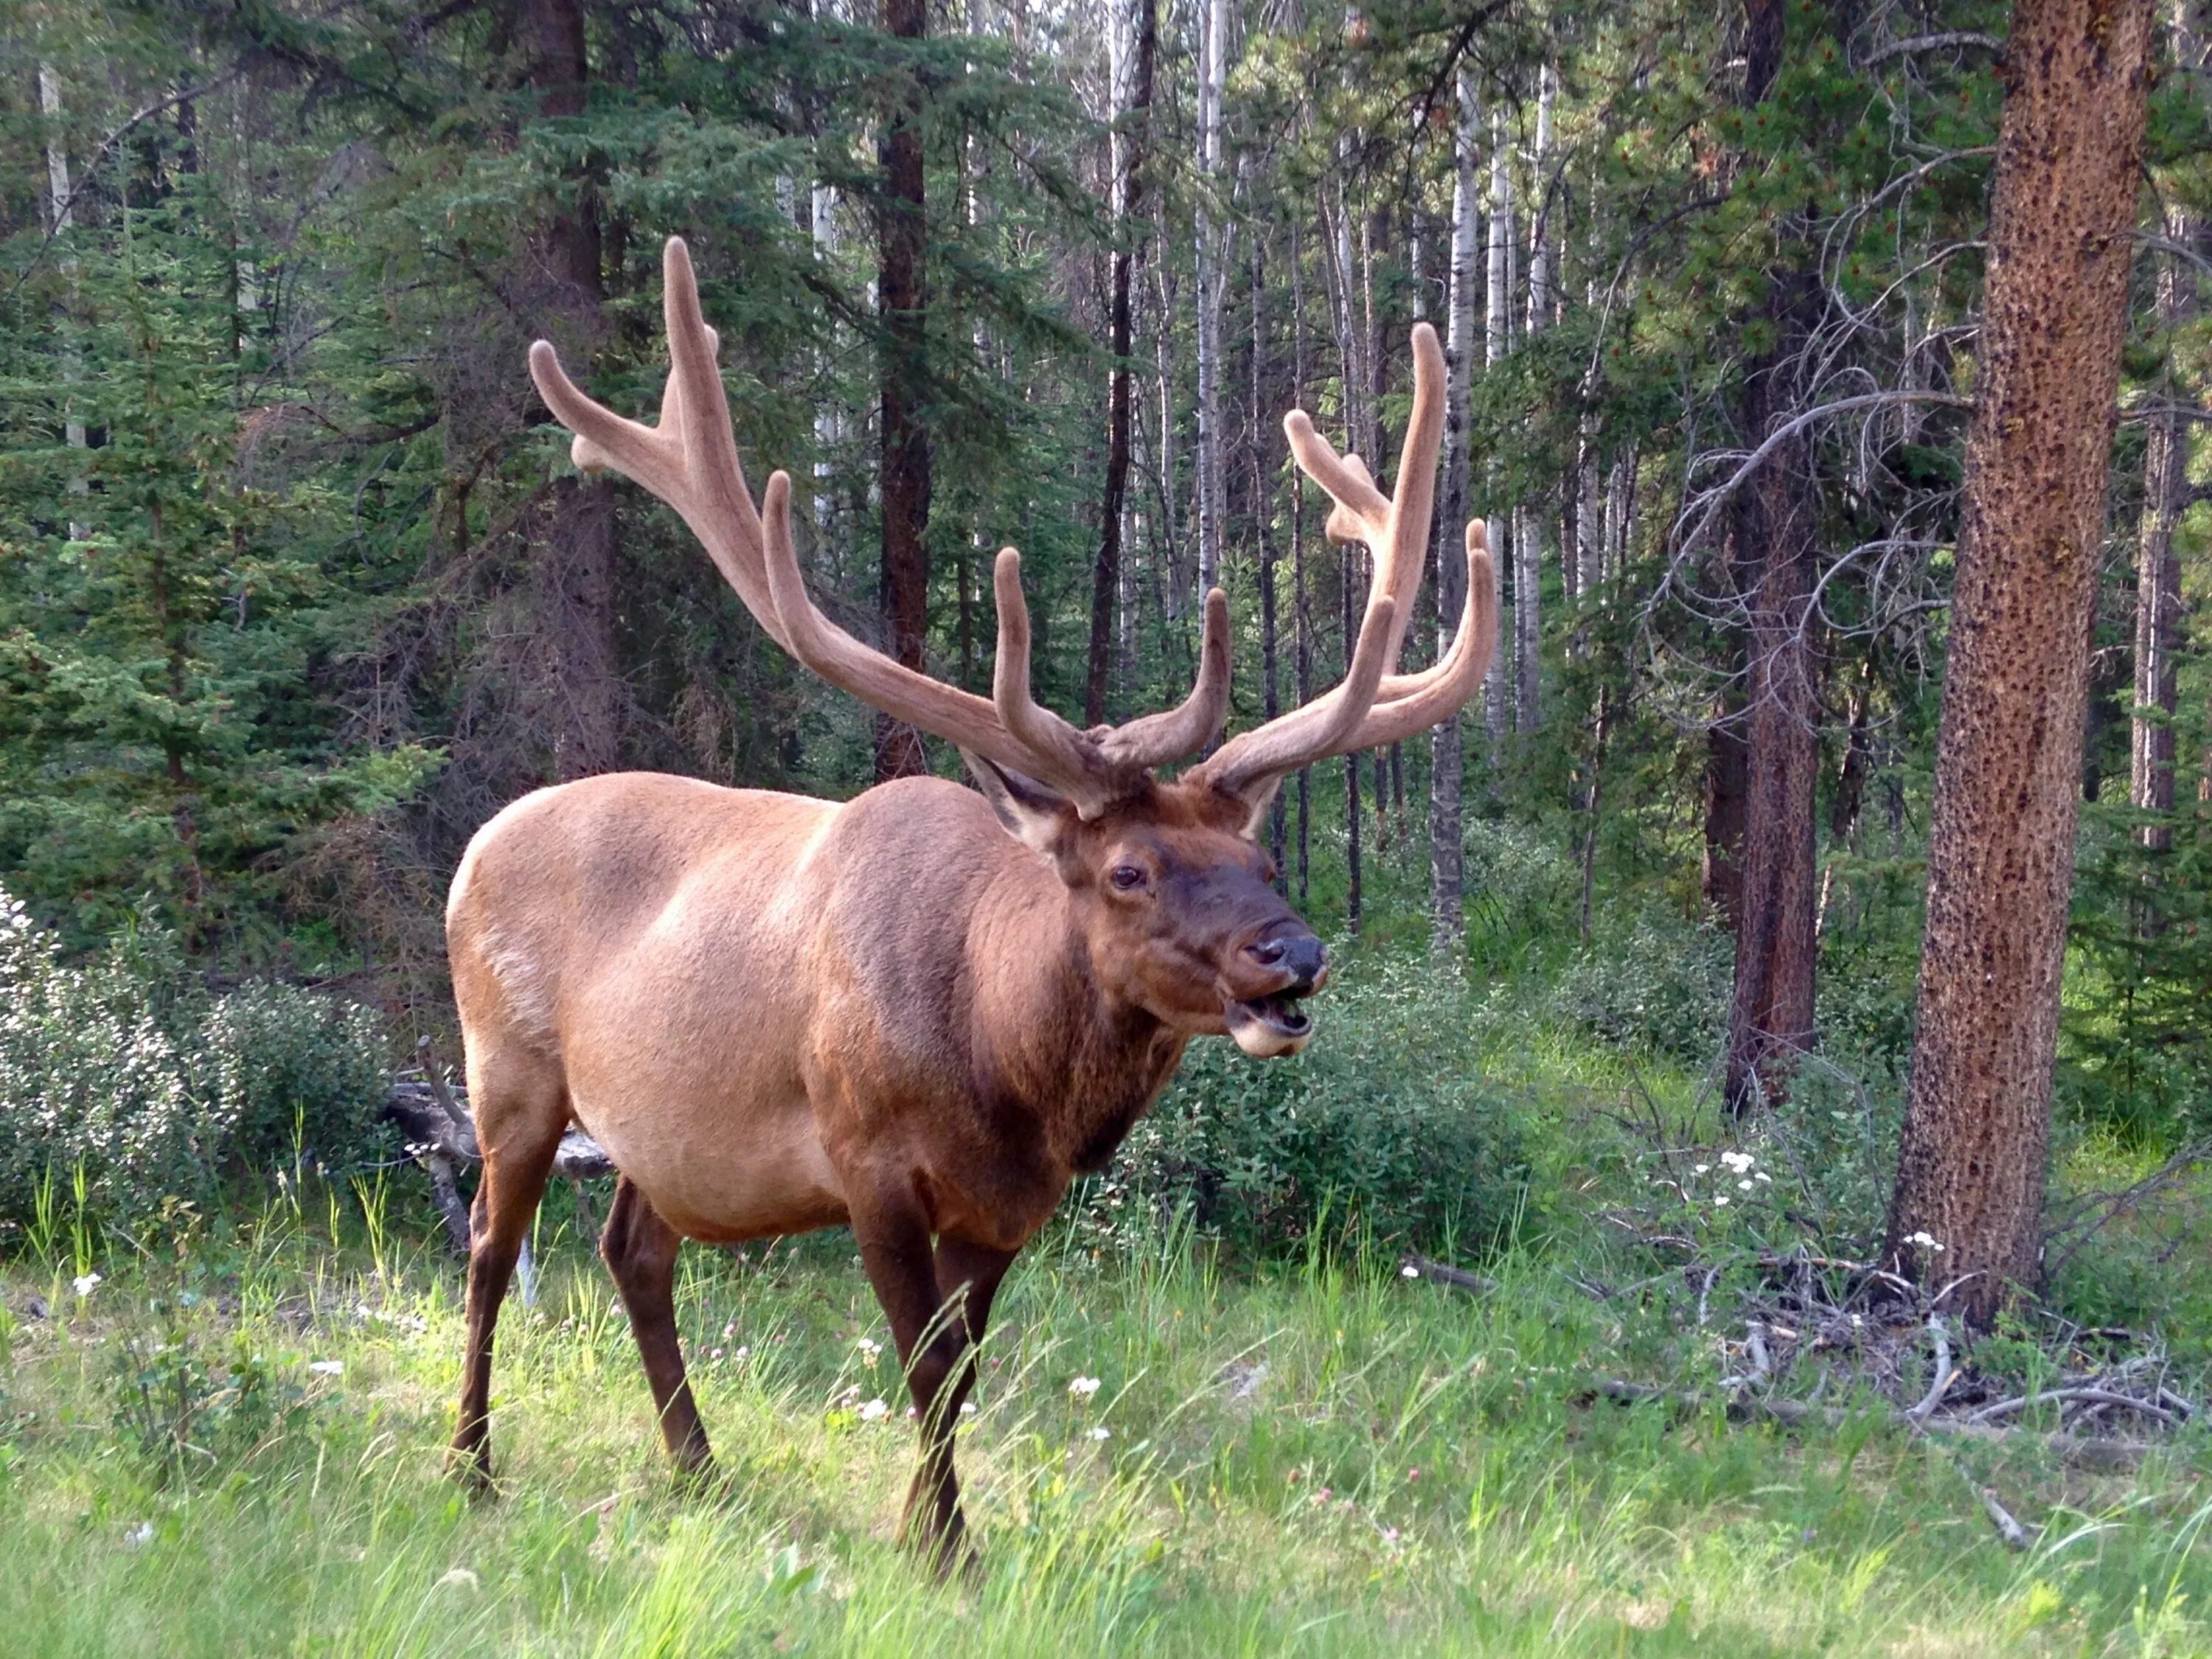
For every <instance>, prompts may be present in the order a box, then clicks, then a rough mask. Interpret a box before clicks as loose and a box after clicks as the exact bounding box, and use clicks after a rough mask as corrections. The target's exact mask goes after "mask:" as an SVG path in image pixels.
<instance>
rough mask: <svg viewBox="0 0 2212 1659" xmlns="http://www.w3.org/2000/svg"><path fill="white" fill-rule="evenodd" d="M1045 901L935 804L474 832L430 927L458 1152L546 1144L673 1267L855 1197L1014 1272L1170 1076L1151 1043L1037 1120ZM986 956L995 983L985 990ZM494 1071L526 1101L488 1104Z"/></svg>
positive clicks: (679, 797) (963, 795)
mask: <svg viewBox="0 0 2212 1659" xmlns="http://www.w3.org/2000/svg"><path fill="white" fill-rule="evenodd" d="M856 850H857V851H861V852H864V853H865V854H866V855H865V856H854V854H855V852H856ZM1068 902H1069V901H1068V895H1067V891H1066V887H1065V886H1064V884H1062V882H1061V881H1060V878H1059V877H1058V876H1057V875H1056V874H1055V873H1054V871H1053V869H1052V867H1051V866H1050V864H1049V863H1048V861H1047V860H1045V859H1044V858H1043V857H1042V856H1041V855H1039V854H1036V853H1034V852H1032V851H1030V849H1029V848H1026V847H1024V846H1023V845H1022V844H1021V843H1020V842H1017V841H1016V840H1014V839H1013V837H1012V836H1009V835H1007V834H1006V832H1005V831H1004V830H1003V829H1001V828H1000V824H999V822H998V820H997V818H996V817H994V814H993V812H992V811H991V808H990V806H989V805H987V803H986V802H985V800H984V799H983V798H982V797H981V795H979V794H977V793H975V792H974V791H973V790H969V789H966V788H963V787H960V786H958V785H957V784H952V783H948V782H945V781H939V780H935V779H912V780H908V781H902V782H901V783H898V784H894V785H889V786H886V787H884V788H882V789H878V790H872V791H870V792H869V793H866V794H865V795H863V796H861V797H860V799H858V800H855V801H853V802H851V803H848V804H846V805H836V804H833V803H830V802H827V801H818V800H811V799H805V798H804V797H800V796H795V795H784V794H772V793H766V792H763V791H758V790H742V789H722V788H718V787H714V786H713V785H711V784H706V783H702V782H698V781H694V780H691V779H688V778H677V777H667V776H662V775H654V774H635V773H632V774H616V775H610V776H605V777H599V778H591V779H586V780H584V781H580V782H577V783H571V784H564V785H562V786H560V787H556V788H552V789H547V790H541V791H539V792H538V793H536V794H533V795H529V796H526V797H525V798H524V799H521V800H519V801H517V802H515V803H514V804H513V805H511V806H509V807H508V808H507V810H506V811H502V812H501V813H500V814H499V816H498V817H495V818H494V819H492V820H491V822H490V823H488V824H486V825H485V826H484V828H483V829H482V830H481V831H479V832H478V834H477V836H476V838H475V840H474V841H473V842H471V844H470V846H469V849H468V852H467V854H466V855H465V857H464V858H463V860H462V861H461V866H460V868H459V872H458V873H457V874H456V876H455V878H454V881H453V894H452V898H451V901H450V902H449V904H448V906H447V939H448V945H449V949H450V951H451V956H452V962H453V987H454V994H455V997H456V1000H457V1001H458V1002H459V1007H460V1011H461V1018H462V1021H463V1024H464V1026H465V1030H466V1031H467V1034H468V1049H469V1054H470V1079H469V1080H470V1085H471V1099H472V1100H473V1101H475V1102H477V1103H479V1104H478V1105H477V1119H478V1124H477V1132H478V1133H479V1135H480V1136H483V1137H485V1138H487V1139H491V1140H494V1141H496V1140H498V1139H501V1138H503V1137H504V1136H506V1135H508V1134H520V1135H521V1136H523V1137H525V1138H526V1139H532V1140H535V1139H538V1138H541V1137H543V1136H545V1135H547V1134H552V1135H554V1136H555V1137H556V1139H557V1134H558V1129H559V1127H565V1124H566V1122H567V1121H569V1120H570V1119H573V1120H574V1121H575V1122H576V1123H577V1124H579V1125H580V1126H581V1127H582V1128H583V1129H584V1130H585V1131H586V1133H589V1134H590V1135H591V1136H592V1139H595V1140H597V1141H598V1142H599V1144H600V1145H601V1146H603V1147H605V1149H606V1151H607V1153H608V1155H609V1157H610V1158H611V1159H612V1160H613V1162H614V1164H615V1165H616V1167H617V1169H619V1170H621V1171H622V1172H623V1175H624V1176H627V1177H628V1178H629V1179H630V1180H631V1181H633V1182H635V1183H636V1184H637V1186H638V1187H639V1188H641V1189H642V1191H643V1193H644V1194H645V1196H646V1197H647V1199H648V1200H650V1201H651V1203H652V1206H653V1209H654V1210H656V1211H657V1212H659V1214H660V1215H661V1216H662V1217H663V1218H665V1220H666V1221H667V1222H668V1223H669V1224H670V1225H671V1226H672V1227H674V1228H675V1229H676V1230H677V1231H679V1232H681V1233H682V1234H684V1236H685V1237H690V1238H696V1239H701V1240H705V1241H708V1242H713V1243H729V1242H733V1241H737V1240H742V1239H748V1238H757V1237H774V1236H780V1235H783V1234H787V1233H793V1232H803V1231H809V1230H811V1229H814V1228H818V1227H825V1226H833V1225H838V1224H840V1223H842V1222H845V1221H847V1220H848V1218H849V1212H848V1203H847V1197H846V1194H847V1189H848V1182H849V1181H851V1180H852V1179H854V1178H855V1177H859V1178H862V1179H870V1180H874V1181H878V1182H898V1183H901V1184H907V1185H910V1186H911V1187H912V1188H914V1189H915V1191H916V1192H917V1193H919V1194H922V1195H923V1196H924V1202H925V1205H926V1206H927V1212H928V1217H929V1221H930V1225H931V1231H933V1232H939V1233H942V1232H948V1231H951V1232H957V1233H958V1234H960V1235H961V1236H962V1237H969V1238H972V1239H973V1240H974V1242H975V1243H980V1244H988V1245H992V1246H994V1247H996V1248H998V1249H1009V1250H1011V1249H1017V1248H1018V1247H1019V1245H1020V1244H1021V1243H1023V1242H1024V1240H1025V1239H1027V1238H1028V1237H1030V1234H1032V1233H1033V1232H1035V1231H1036V1228H1037V1227H1038V1226H1040V1225H1042V1223H1043V1222H1044V1220H1045V1219H1046V1218H1048V1216H1049V1215H1050V1214H1051V1212H1052V1210H1053V1208H1054V1206H1055V1205H1056V1204H1057V1203H1058V1202H1059V1200H1060V1196H1061V1194H1063V1193H1064V1192H1065V1191H1066V1187H1067V1184H1068V1182H1069V1181H1070V1180H1071V1179H1072V1178H1073V1176H1074V1174H1075V1173H1076V1171H1077V1170H1078V1168H1079V1164H1080V1163H1081V1162H1082V1161H1083V1160H1084V1159H1085V1154H1086V1153H1090V1154H1091V1157H1092V1158H1096V1156H1097V1153H1096V1152H1093V1151H1092V1145H1091V1143H1093V1142H1094V1141H1095V1140H1096V1139H1097V1131H1098V1130H1099V1129H1101V1128H1103V1127H1107V1126H1108V1125H1109V1124H1111V1125H1115V1126H1116V1127H1123V1128H1125V1127H1127V1122H1128V1121H1130V1120H1131V1119H1132V1118H1133V1116H1134V1115H1135V1110H1136V1109H1141V1107H1142V1106H1143V1105H1144V1104H1146V1103H1149V1101H1150V1099H1151V1097H1152V1095H1154V1094H1156V1093H1157V1092H1158V1088H1159V1087H1160V1086H1161V1085H1164V1082H1165V1081H1166V1079H1167V1077H1168V1075H1169V1074H1170V1073H1171V1072H1172V1070H1173V1067H1174V1064H1175V1061H1176V1059H1178V1058H1179V1057H1180V1055H1181V1053H1182V1040H1181V1039H1180V1038H1177V1037H1173V1036H1170V1035H1168V1034H1167V1033H1166V1032H1165V1031H1164V1030H1158V1033H1157V1036H1156V1037H1155V1038H1154V1040H1152V1041H1150V1042H1142V1043H1140V1044H1139V1047H1140V1048H1141V1049H1142V1050H1145V1051H1146V1052H1143V1053H1141V1054H1139V1056H1136V1057H1135V1058H1138V1059H1139V1065H1138V1066H1137V1068H1136V1075H1133V1076H1129V1077H1125V1078H1123V1079H1121V1086H1119V1087H1116V1088H1114V1089H1113V1090H1112V1091H1110V1097H1109V1099H1107V1100H1105V1101H1103V1102H1100V1103H1098V1104H1097V1106H1096V1107H1094V1108H1093V1109H1091V1110H1090V1111H1086V1112H1083V1113H1080V1114H1078V1115H1076V1117H1075V1119H1074V1121H1070V1122H1066V1123H1063V1122H1061V1121H1060V1119H1061V1118H1062V1116H1063V1113H1062V1112H1061V1111H1060V1108H1061V1107H1063V1106H1064V1105H1065V1104H1066V1103H1068V1102H1067V1093H1068V1091H1070V1090H1072V1088H1073V1085H1074V1084H1075V1082H1076V1077H1075V1073H1076V1072H1077V1071H1078V1070H1079V1063H1080V1060H1081V1055H1080V1054H1074V1055H1071V1054H1065V1053H1057V1052H1054V1049H1055V1048H1056V1047H1057V1045H1058V1044H1059V1042H1060V1038H1061V1036H1062V1034H1063V1032H1064V1031H1065V1030H1066V1024H1067V1022H1066V1019H1065V1018H1061V1017H1059V1016H1061V1015H1062V1014H1063V1012H1064V1008H1063V1005H1064V1004H1065V1002H1066V1000H1067V994H1068V987H1067V986H1066V984H1065V982H1064V981H1063V979H1062V976H1061V975H1062V972H1063V971H1066V970H1068V964H1066V963H1063V962H1055V961H1054V960H1052V956H1053V946H1054V945H1055V944H1057V943H1058V942H1060V941H1063V940H1065V939H1066V938H1067V937H1068V933H1067V929H1066V921H1065V919H1064V917H1062V916H1060V915H1056V914H1055V913H1058V912H1064V911H1065V910H1066V908H1067V906H1068ZM963 920H964V921H965V923H966V925H965V926H959V925H955V926H947V922H948V921H954V922H956V923H957V922H959V921H963ZM1055 921H1057V922H1058V923H1059V926H1058V927H1054V923H1055ZM994 936H998V937H1000V938H1006V937H1009V936H1012V939H1013V941H1014V945H1013V948H1014V951H1015V952H1016V955H1015V957H1014V958H1013V960H1014V963H1016V964H1018V968H1017V969H1016V970H1015V971H1010V972H1000V973H996V974H994V972H993V969H994V964H995V963H996V961H997V958H996V957H994V956H993V955H992V954H991V951H993V949H994ZM971 938H972V939H975V941H976V942H977V943H978V944H980V945H981V957H980V960H979V957H978V955H977V954H976V953H975V952H973V951H971V949H970V941H971ZM1023 939H1027V940H1031V941H1034V943H1033V944H1030V945H1028V946H1027V947H1026V949H1024V945H1023V944H1022V943H1020V941H1021V940H1023ZM1078 976H1079V977H1080V975H1078ZM986 978H989V979H992V980H994V981H1000V982H995V983H993V984H991V985H990V986H989V987H987V988H988V992H989V994H988V995H987V996H986V995H984V994H981V993H983V992H984V991H985V990H986V987H985V985H984V984H983V983H982V981H983V980H984V979H986ZM1143 1023H1144V1024H1153V1023H1152V1022H1148V1021H1146V1022H1143ZM961 1032H965V1033H966V1034H967V1036H969V1042H967V1043H966V1044H954V1043H949V1042H948V1041H947V1035H948V1033H961ZM1144 1060H1151V1061H1152V1064H1151V1065H1150V1066H1146V1065H1144V1064H1143V1063H1142V1062H1143V1061H1144ZM500 1066H504V1067H506V1068H509V1069H513V1070H518V1071H520V1072H523V1073H526V1074H528V1075H530V1076H531V1077H532V1079H533V1080H541V1087H540V1088H538V1090H535V1091H529V1093H530V1094H531V1095H532V1096H534V1098H527V1097H526V1098H524V1099H517V1100H510V1099H508V1098H507V1097H508V1096H509V1095H511V1094H513V1093H514V1092H516V1091H512V1090H508V1089H504V1088H502V1087H501V1084H500V1082H499V1080H498V1079H497V1078H495V1076H494V1075H493V1074H492V1073H493V1071H494V1070H495V1068H496V1067H500ZM977 1073H981V1076H980V1077H979V1076H978V1075H977ZM1147 1074H1149V1075H1147ZM549 1078H550V1079H557V1080H558V1094H559V1100H558V1102H557V1110H558V1112H559V1114H560V1118H559V1122H558V1124H556V1123H555V1122H554V1121H553V1120H554V1115H555V1113H556V1102H555V1101H554V1100H553V1099H552V1098H551V1094H552V1092H553V1091H551V1090H550V1089H547V1088H544V1086H542V1079H549ZM979 1082H980V1083H981V1084H982V1085H984V1089H983V1099H982V1100H981V1102H980V1103H978V1102H977V1098H976V1096H977V1089H976V1085H978V1083H979ZM1147 1085H1149V1086H1147ZM1133 1095H1134V1096H1138V1097H1139V1098H1134V1099H1133V1098H1131V1097H1132V1096H1133ZM1054 1096H1057V1097H1058V1098H1054ZM892 1102H895V1103H896V1107H897V1109H896V1110H895V1111H887V1110H885V1109H884V1105H885V1103H892ZM511 1115H520V1116H523V1117H526V1119H527V1120H528V1121H527V1122H522V1121H517V1122H513V1123H511V1124H510V1123H509V1122H508V1121H507V1119H508V1118H509V1117H510V1116H511ZM1023 1120H1026V1122H1024V1121H1023ZM1017 1126H1018V1127H1017ZM1010 1127H1015V1128H1016V1133H1014V1135H1013V1136H1012V1137H1011V1141H1012V1144H1011V1145H1010V1136H1009V1134H1008V1130H1009V1128H1010ZM1115 1139H1119V1136H1118V1134H1117V1135H1116V1136H1115ZM1010 1152H1013V1153H1016V1154H1018V1156H1015V1157H1012V1158H1010V1157H1009V1153H1010Z"/></svg>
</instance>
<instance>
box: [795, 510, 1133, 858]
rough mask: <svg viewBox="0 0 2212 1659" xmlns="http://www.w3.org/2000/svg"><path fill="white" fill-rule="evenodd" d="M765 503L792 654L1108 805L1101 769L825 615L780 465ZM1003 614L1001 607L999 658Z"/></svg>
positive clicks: (974, 747) (941, 733)
mask: <svg viewBox="0 0 2212 1659" xmlns="http://www.w3.org/2000/svg"><path fill="white" fill-rule="evenodd" d="M761 505H762V522H763V525H764V526H765V528H766V531H767V537H766V539H767V554H768V556H767V560H766V564H767V573H766V574H767V580H768V586H769V591H770V592H771V593H772V594H773V596H774V599H775V609H776V615H777V617H778V619H779V621H780V622H781V626H782V628H783V630H784V632H785V633H786V634H787V635H788V636H789V639H790V647H789V648H790V651H791V654H792V655H793V656H794V657H796V658H797V659H799V661H800V662H801V663H803V664H805V665H806V666H807V667H808V668H810V669H811V670H812V671H814V672H815V673H817V674H818V675H819V676H821V678H823V679H825V680H827V681H829V684H832V685H834V686H836V687H837V688H838V690H842V691H849V692H851V693H852V694H853V696H856V697H858V698H859V699H860V701H861V702H865V703H866V704H867V705H868V706H869V707H871V708H879V709H881V710H883V712H884V713H885V714H889V715H890V716H891V717H892V718H893V719H894V720H905V721H906V722H908V724H909V725H911V726H916V727H918V728H919V729H921V731H924V732H932V733H933V734H935V735H936V736H938V737H940V738H945V739H946V740H947V741H948V742H950V743H951V744H955V745H956V746H957V747H958V748H961V749H963V750H970V751H972V752H974V753H975V754H978V755H981V756H982V757H983V758H984V759H986V760H987V761H990V762H992V763H994V764H996V765H999V766H1003V767H1005V768H1006V769H1008V770H1010V771H1014V772H1019V773H1021V774H1023V775H1025V776H1028V777H1032V778H1035V779H1036V780H1037V781H1039V782H1040V783H1044V784H1048V785H1050V786H1051V787H1053V788H1054V789H1057V790H1060V792H1061V793H1064V794H1066V796H1067V797H1068V798H1069V799H1071V800H1073V802H1074V803H1075V804H1076V809H1077V811H1079V812H1082V813H1083V814H1084V815H1085V816H1086V817H1095V816H1097V813H1098V812H1099V811H1103V808H1104V806H1105V805H1106V804H1107V801H1108V800H1109V799H1110V791H1109V790H1108V789H1107V788H1106V787H1104V785H1103V781H1102V779H1101V778H1100V777H1099V776H1098V775H1097V774H1094V773H1092V772H1090V771H1087V770H1085V769H1081V768H1075V769H1070V768H1069V767H1068V766H1067V764H1066V762H1065V760H1064V757H1062V756H1061V755H1060V754H1058V753H1055V752H1054V751H1051V750H1040V749H1038V748H1037V747H1036V746H1035V745H1033V744H1029V743H1025V742H1024V741H1023V740H1022V739H1020V738H1018V737H1016V736H1015V735H1014V734H1013V733H1012V732H1009V731H1008V730H1007V729H1006V725H1005V723H1004V722H1003V721H1002V720H1000V717H999V713H998V710H997V709H996V708H994V706H993V705H992V704H991V703H990V702H986V701H985V700H984V699H983V698H981V697H979V696H975V695H974V694H973V693H971V692H967V691H963V690H960V689H959V688H958V687H957V686H952V685H947V684H945V683H944V682H943V681H941V680H933V679H932V678H930V677H929V676H928V675H927V674H923V673H918V672H916V671H915V670H914V669H911V668H908V666H906V665H905V664H903V663H901V662H898V661H896V660H895V659H892V658H890V657H887V656H885V655H884V653H882V652H880V651H878V650H876V649H875V648H874V647H871V646H866V645H863V644H861V643H860V641H858V640H856V639H854V637H853V636H852V635H850V634H848V633H847V632H846V631H845V630H844V629H842V628H840V627H838V626H837V624H836V623H834V622H831V621H830V620H829V617H825V616H823V614H822V612H821V611H820V610H819V609H817V607H816V605H815V604H814V601H813V600H812V599H809V598H808V597H807V594H806V582H805V578H804V577H803V576H802V575H801V574H799V555H798V553H797V552H796V551H795V550H794V549H793V546H792V538H791V475H790V474H789V473H787V472H784V471H776V472H774V473H771V474H770V475H769V481H768V489H767V490H766V491H765V492H764V494H763V497H762V503H761ZM1005 623H1006V612H1005V611H1001V612H1000V628H1001V634H1000V652H1001V660H1003V659H1004V653H1005V650H1006V641H1005V634H1004V628H1005ZM1026 624H1027V612H1026V611H1023V612H1022V616H1021V622H1020V623H1019V624H1018V625H1019V626H1022V627H1024V628H1025V627H1026ZM1038 712H1039V713H1042V712H1043V711H1042V710H1040V711H1038ZM1071 730H1072V728H1071ZM1078 735H1079V734H1078Z"/></svg>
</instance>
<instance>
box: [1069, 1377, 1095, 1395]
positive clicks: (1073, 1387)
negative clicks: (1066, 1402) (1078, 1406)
mask: <svg viewBox="0 0 2212 1659" xmlns="http://www.w3.org/2000/svg"><path fill="white" fill-rule="evenodd" d="M1067 1391H1068V1393H1070V1394H1072V1395H1074V1396H1075V1397H1076V1398H1077V1399H1078V1400H1088V1399H1090V1398H1091V1395H1094V1394H1097V1392H1098V1379H1097V1377H1095V1376H1079V1377H1077V1378H1076V1379H1075V1381H1073V1383H1069V1384H1068V1385H1067Z"/></svg>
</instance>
